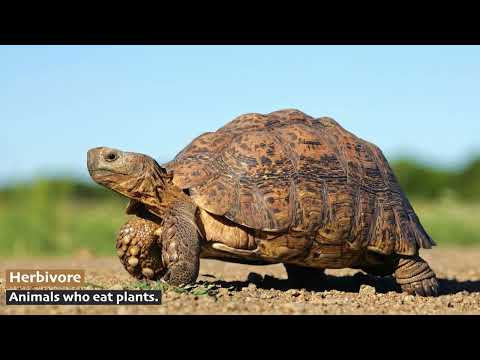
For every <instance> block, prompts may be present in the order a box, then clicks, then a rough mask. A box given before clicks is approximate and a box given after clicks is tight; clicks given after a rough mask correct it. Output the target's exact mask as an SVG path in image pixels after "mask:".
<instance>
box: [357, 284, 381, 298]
mask: <svg viewBox="0 0 480 360" xmlns="http://www.w3.org/2000/svg"><path fill="white" fill-rule="evenodd" d="M359 293H360V294H364V295H375V294H376V293H377V291H376V290H375V288H374V287H373V286H370V285H365V284H363V285H361V286H360V291H359Z"/></svg>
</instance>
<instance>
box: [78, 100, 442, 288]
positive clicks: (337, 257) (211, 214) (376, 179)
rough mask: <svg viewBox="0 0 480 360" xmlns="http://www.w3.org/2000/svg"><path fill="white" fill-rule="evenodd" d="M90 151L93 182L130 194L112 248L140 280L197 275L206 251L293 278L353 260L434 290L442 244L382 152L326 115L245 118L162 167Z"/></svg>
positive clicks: (403, 283)
mask: <svg viewBox="0 0 480 360" xmlns="http://www.w3.org/2000/svg"><path fill="white" fill-rule="evenodd" d="M87 156H88V160H87V165H88V169H89V173H90V175H91V177H92V178H93V180H94V181H96V182H97V183H99V184H100V185H102V186H105V187H107V188H109V189H111V190H113V191H115V192H117V193H120V194H122V195H124V196H126V197H127V198H129V199H130V203H129V205H128V207H127V214H131V215H133V216H132V217H130V220H128V221H127V223H126V224H125V225H124V226H123V227H122V228H121V230H120V232H119V235H118V238H117V254H118V256H119V257H120V259H121V261H122V263H123V264H124V266H125V268H126V269H127V271H128V272H129V273H130V274H132V275H133V276H135V277H137V278H139V279H142V278H145V279H151V280H157V279H163V280H164V281H166V282H168V283H170V284H174V285H178V284H187V283H191V282H195V281H196V279H197V277H198V273H199V264H200V258H211V259H220V260H224V261H230V262H238V263H245V264H258V265H261V264H273V263H283V264H284V265H285V267H286V270H287V274H288V277H289V279H290V280H292V281H293V282H294V283H297V284H302V282H303V281H306V280H313V281H321V278H322V273H323V270H324V269H326V268H337V269H338V268H354V269H361V270H363V271H365V272H367V273H369V274H373V275H377V276H387V275H392V274H393V275H394V277H395V280H396V282H397V284H399V285H400V287H401V289H402V290H403V291H405V292H407V293H409V294H417V295H420V296H434V295H437V293H438V282H437V280H436V277H435V273H434V272H433V271H432V270H431V268H430V267H429V265H428V264H427V262H426V261H425V260H423V259H422V258H421V257H420V256H419V249H420V248H424V249H429V248H431V247H432V246H433V245H435V243H434V241H433V240H432V239H431V238H430V236H429V235H428V234H427V232H426V231H425V229H424V228H423V226H422V225H421V223H420V221H419V219H418V217H417V215H416V214H415V212H414V210H413V208H412V206H411V204H410V203H409V201H408V199H407V198H406V196H405V194H404V193H403V191H402V190H401V188H400V186H399V184H398V182H397V180H396V178H395V175H394V173H393V171H392V169H391V168H390V166H389V164H388V162H387V160H386V159H385V157H384V155H383V154H382V152H381V150H380V149H379V148H378V147H377V146H375V145H373V144H371V143H369V142H367V141H364V140H362V139H360V138H358V137H357V136H355V135H353V134H352V133H350V132H348V131H347V130H345V129H344V128H343V127H342V126H340V125H339V124H338V123H337V122H336V121H335V120H333V119H331V118H328V117H321V118H313V117H311V116H308V115H306V114H304V113H303V112H301V111H298V110H295V109H287V110H280V111H275V112H272V113H269V114H267V115H262V114H257V113H250V114H245V115H241V116H239V117H237V118H235V119H234V120H232V121H231V122H229V123H228V124H226V125H225V126H224V127H222V128H220V129H218V130H217V131H215V132H208V133H204V134H202V135H200V136H199V137H197V138H196V139H194V140H193V141H192V142H191V143H190V144H189V145H188V146H187V147H186V148H184V149H183V150H182V151H181V152H180V153H179V154H178V155H177V156H176V157H175V158H174V160H172V161H171V162H169V163H167V164H164V165H159V164H158V163H157V162H156V161H155V160H154V159H152V158H151V157H149V156H147V155H143V154H138V153H131V152H124V151H120V150H116V149H112V148H107V147H97V148H94V149H91V150H89V151H88V155H87Z"/></svg>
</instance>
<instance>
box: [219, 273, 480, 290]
mask: <svg viewBox="0 0 480 360" xmlns="http://www.w3.org/2000/svg"><path fill="white" fill-rule="evenodd" d="M438 282H439V284H440V294H439V295H453V294H456V293H459V292H462V291H466V292H469V293H476V292H480V281H471V280H468V281H459V280H455V279H442V278H439V279H438ZM212 283H213V284H214V285H216V286H218V287H225V288H230V289H233V290H236V291H241V289H242V288H244V287H248V285H249V284H254V285H255V286H256V287H257V288H258V289H264V290H270V289H274V290H281V291H287V290H289V289H294V288H295V286H292V284H291V283H290V282H289V281H288V280H287V279H279V278H276V277H272V276H269V275H265V276H264V277H263V276H262V275H260V274H257V273H253V272H251V273H250V274H249V275H248V277H247V280H246V281H224V280H214V281H212ZM362 285H369V286H372V287H375V290H376V292H377V293H383V294H384V293H388V292H390V291H395V292H400V288H399V286H398V285H397V284H396V283H395V279H394V278H393V277H391V276H387V277H374V276H370V275H366V274H363V273H356V274H355V275H353V276H352V275H348V276H332V275H325V276H324V277H323V278H322V280H321V281H318V282H317V284H315V285H307V286H304V288H305V289H306V290H308V291H329V290H338V291H344V292H353V293H358V292H359V290H360V287H361V286H362Z"/></svg>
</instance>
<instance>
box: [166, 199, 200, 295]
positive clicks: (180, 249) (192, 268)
mask: <svg viewBox="0 0 480 360" xmlns="http://www.w3.org/2000/svg"><path fill="white" fill-rule="evenodd" d="M195 211H196V207H195V206H194V205H193V204H189V203H177V204H176V205H175V206H174V207H173V208H172V211H171V213H170V215H168V216H167V217H166V218H165V221H164V222H163V224H162V231H161V234H160V235H161V243H162V259H163V264H164V266H165V267H166V269H167V271H166V273H165V275H164V276H163V280H164V281H166V282H167V283H169V284H171V285H177V286H178V285H182V284H183V285H186V284H189V283H193V282H195V280H197V277H198V272H199V269H200V234H199V232H198V229H197V225H196V220H195Z"/></svg>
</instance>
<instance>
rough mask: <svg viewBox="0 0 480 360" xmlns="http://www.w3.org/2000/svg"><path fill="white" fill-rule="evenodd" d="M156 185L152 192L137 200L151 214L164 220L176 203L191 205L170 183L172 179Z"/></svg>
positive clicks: (186, 197) (178, 189)
mask: <svg viewBox="0 0 480 360" xmlns="http://www.w3.org/2000/svg"><path fill="white" fill-rule="evenodd" d="M165 180H166V181H164V182H159V183H157V184H156V185H155V186H154V188H153V191H152V192H147V193H143V194H142V199H139V201H141V202H142V203H143V204H144V205H145V207H146V208H147V209H148V210H149V211H150V212H152V213H153V214H155V215H157V216H159V217H160V218H164V217H165V216H166V215H167V214H168V212H169V211H170V210H171V209H172V207H173V205H174V204H176V203H179V202H180V203H192V200H191V199H190V197H189V196H188V195H187V194H186V193H185V192H184V191H183V190H182V189H180V188H179V187H177V186H175V185H174V184H173V183H172V179H171V178H168V179H165Z"/></svg>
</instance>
